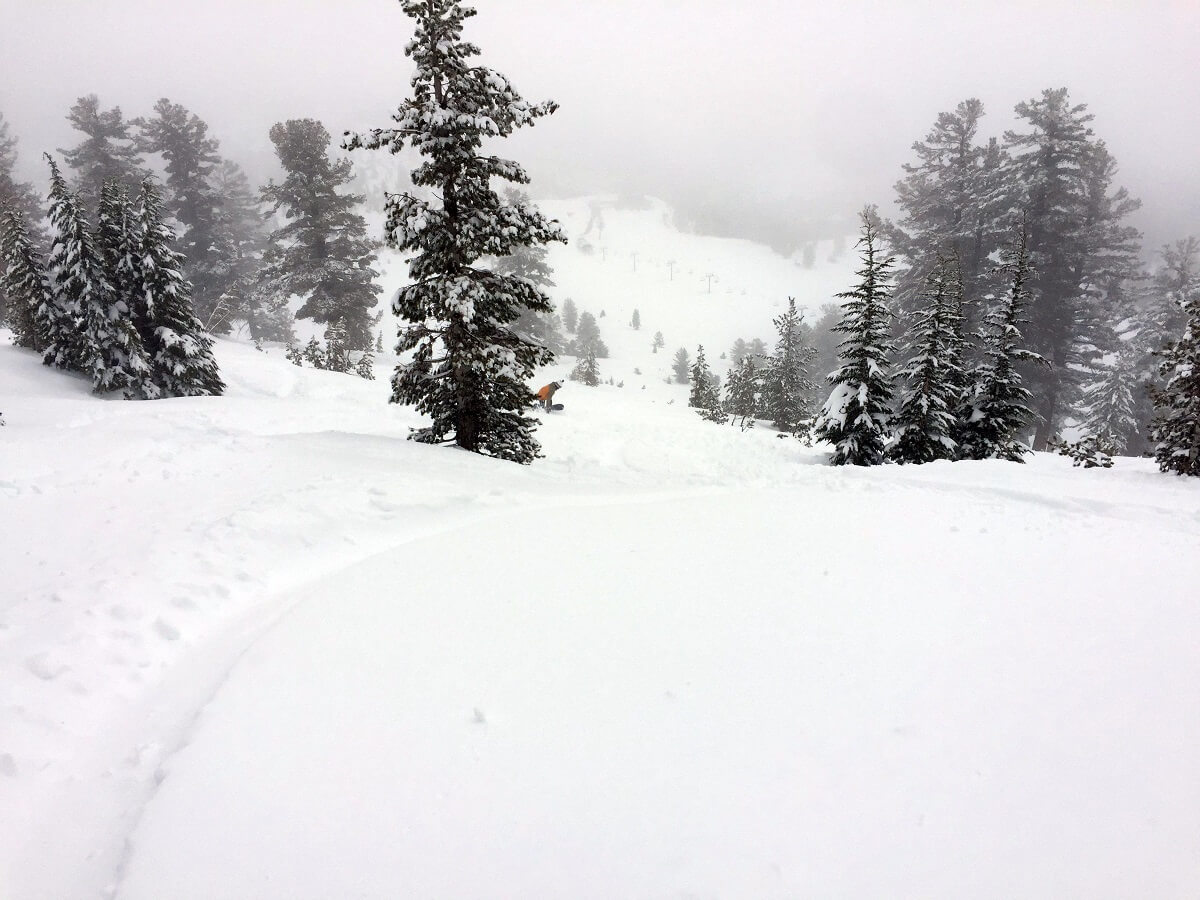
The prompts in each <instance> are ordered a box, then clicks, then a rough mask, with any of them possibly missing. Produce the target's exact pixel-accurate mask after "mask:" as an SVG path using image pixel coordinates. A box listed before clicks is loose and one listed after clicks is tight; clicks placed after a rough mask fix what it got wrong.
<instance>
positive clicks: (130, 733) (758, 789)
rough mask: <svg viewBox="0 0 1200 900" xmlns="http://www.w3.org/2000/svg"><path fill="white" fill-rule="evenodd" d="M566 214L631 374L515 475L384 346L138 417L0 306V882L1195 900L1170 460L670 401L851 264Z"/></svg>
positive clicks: (1195, 817)
mask: <svg viewBox="0 0 1200 900" xmlns="http://www.w3.org/2000/svg"><path fill="white" fill-rule="evenodd" d="M596 203H597V201H594V200H593V201H576V202H572V203H569V204H563V205H562V206H561V207H560V208H559V209H554V208H553V207H551V211H552V212H555V213H557V214H559V215H561V216H562V217H563V220H564V223H565V224H566V225H567V227H568V231H569V232H570V234H571V236H572V238H573V244H572V246H569V247H563V248H556V249H555V250H554V254H553V256H552V262H553V264H554V265H555V268H556V281H557V282H558V288H557V289H556V290H555V291H554V295H555V297H556V299H558V300H559V301H561V300H562V299H563V298H564V297H567V296H571V297H573V298H574V299H575V300H576V302H577V303H578V304H579V306H580V308H581V309H583V310H589V311H592V312H594V313H598V311H599V310H600V309H605V310H606V313H607V315H606V317H605V318H603V319H601V320H600V322H599V324H600V328H601V331H602V335H603V337H604V339H605V341H606V342H607V343H608V344H609V346H610V347H611V348H612V351H613V358H612V359H610V360H602V361H601V367H602V371H603V372H604V374H605V375H606V376H608V375H612V376H614V379H615V380H617V381H623V382H624V387H617V386H615V385H613V386H607V385H605V386H602V387H599V388H585V387H583V386H580V385H577V384H573V383H569V384H568V385H567V386H566V387H565V388H564V389H563V391H562V393H561V394H560V395H559V397H560V399H562V401H563V402H564V403H565V404H566V406H567V408H566V410H565V411H564V412H563V413H562V414H553V415H551V416H549V417H548V418H546V421H545V422H544V424H543V426H542V428H541V429H540V430H539V432H538V435H539V438H540V440H541V441H542V443H543V449H544V453H545V457H546V458H545V459H543V460H540V461H538V462H537V463H536V464H534V465H533V466H530V467H521V466H516V465H512V464H509V463H502V462H496V461H493V460H488V459H485V458H482V457H478V456H474V455H471V454H464V453H461V452H459V451H456V450H453V449H449V448H436V447H428V446H421V445H417V444H413V443H411V442H408V441H406V440H405V436H406V434H407V433H408V430H409V428H410V427H412V426H414V425H416V424H418V421H419V420H418V419H417V417H416V416H415V415H414V414H413V413H412V412H411V411H410V410H407V409H403V408H398V407H395V406H392V405H389V404H387V403H386V398H387V395H388V385H387V380H386V379H387V375H388V372H389V370H390V365H389V362H388V360H387V359H381V360H380V361H379V366H378V373H379V380H377V381H375V382H367V381H363V380H362V379H359V378H356V377H354V376H348V375H340V374H335V373H327V372H318V371H314V370H311V369H299V368H296V367H295V366H292V365H291V364H289V363H287V362H286V360H285V359H284V358H283V353H282V351H281V350H280V349H279V348H269V349H268V351H267V352H265V353H262V352H258V351H256V350H255V349H254V348H253V347H252V346H250V345H249V344H247V343H245V342H243V341H240V340H236V339H233V340H226V339H222V340H219V341H218V342H217V354H218V360H219V362H220V365H221V369H222V374H223V376H224V378H225V380H226V382H227V383H228V391H227V395H226V396H225V397H222V398H199V399H187V400H163V401H154V402H149V403H127V402H122V401H119V400H111V399H98V398H95V397H93V396H91V394H90V393H89V391H88V385H87V384H85V383H84V382H83V381H81V380H79V379H77V378H74V377H72V376H69V375H65V374H62V373H58V372H53V371H50V370H48V369H46V368H45V367H43V366H41V365H40V363H39V361H38V360H37V359H36V358H35V357H34V356H33V355H32V354H29V353H27V352H25V351H19V350H16V349H14V348H12V347H10V346H8V343H9V342H8V334H7V332H0V412H3V414H4V418H5V420H6V422H7V427H5V428H3V429H0V525H2V528H0V573H2V575H0V581H2V583H3V587H2V588H0V898H3V900H75V898H120V900H190V898H196V900H201V898H203V900H249V898H254V900H309V898H311V900H318V898H319V900H331V898H372V900H394V898H430V900H446V898H455V900H457V898H464V900H465V898H513V900H517V898H520V900H526V898H572V900H574V898H595V900H612V898H647V900H648V898H655V900H657V898H748V900H749V898H755V900H757V898H798V897H806V898H807V897H822V898H823V897H845V898H880V897H904V898H963V897H972V898H988V897H995V898H1010V897H1022V898H1062V897H1080V898H1083V897H1087V898H1129V897H1147V898H1151V897H1153V898H1194V897H1196V896H1200V749H1198V748H1200V484H1197V483H1195V481H1196V480H1190V481H1189V480H1183V479H1179V478H1175V477H1171V476H1166V475H1162V474H1160V473H1158V472H1157V470H1156V468H1155V467H1154V465H1153V463H1152V462H1151V461H1147V460H1137V459H1119V460H1118V461H1117V463H1116V466H1115V467H1114V468H1113V469H1111V470H1087V471H1085V470H1081V469H1074V468H1072V467H1071V464H1070V462H1069V461H1068V460H1066V459H1064V458H1062V457H1056V456H1048V455H1042V454H1039V455H1037V456H1036V457H1033V458H1031V459H1030V461H1029V463H1028V464H1027V465H1024V466H1021V465H1015V464H1009V463H1000V462H989V463H956V464H934V465H930V466H922V467H896V466H888V467H882V468H878V469H870V470H859V469H834V468H831V467H828V466H826V465H824V459H825V454H824V452H822V450H821V448H819V447H818V448H807V447H804V446H803V445H801V444H800V443H799V442H797V441H794V440H780V439H778V438H777V437H776V436H775V434H774V433H773V432H772V431H771V430H770V429H769V428H767V427H760V428H757V429H754V430H751V431H749V432H745V433H743V432H740V431H739V430H738V429H736V428H733V427H723V428H722V427H718V426H715V425H712V424H709V423H705V422H702V421H701V420H700V419H699V418H698V417H697V416H696V415H695V414H694V413H693V412H692V411H690V410H688V409H687V408H686V388H685V387H683V386H681V385H669V384H666V383H664V380H663V379H664V376H665V374H666V371H667V368H668V365H669V362H670V357H671V354H672V353H673V351H674V349H675V348H676V347H678V346H684V345H686V346H688V348H689V351H694V349H695V344H696V343H697V342H704V343H705V344H706V345H707V346H708V347H709V351H710V358H712V359H713V360H714V361H716V358H717V357H718V354H719V352H720V351H721V350H723V349H726V348H727V347H728V345H729V344H730V343H731V342H732V340H733V339H734V338H735V337H738V336H741V337H744V338H746V339H750V338H753V337H762V338H763V339H764V340H766V341H767V342H768V345H769V344H770V343H771V340H770V339H771V336H772V332H771V328H770V319H771V317H772V316H773V315H777V314H778V312H779V311H780V310H781V309H782V308H783V306H784V305H785V304H786V297H787V295H788V294H794V295H795V296H797V298H798V299H800V301H801V302H802V303H805V304H807V305H808V306H809V307H810V308H814V309H815V307H816V306H817V305H819V303H821V302H825V301H827V300H828V299H829V298H830V295H831V293H832V292H833V291H836V290H840V289H844V288H845V287H846V286H848V285H849V283H850V281H851V280H852V274H851V273H852V270H853V268H854V260H853V256H852V254H847V255H846V256H844V257H842V258H841V259H840V260H834V261H830V259H829V256H830V253H829V248H828V247H826V248H822V249H821V251H820V252H819V253H818V264H817V266H816V267H815V268H814V269H812V270H804V269H802V268H800V267H798V266H796V265H795V263H794V262H792V261H790V260H785V259H782V258H781V257H778V256H776V255H775V254H772V253H771V252H770V251H769V250H766V249H765V248H761V247H756V246H755V245H751V244H746V243H745V242H736V241H720V240H717V239H706V238H697V237H694V236H689V235H682V234H680V233H678V232H676V231H675V230H674V229H673V228H671V227H670V220H669V218H670V217H669V212H668V211H666V210H664V209H662V208H661V207H659V206H657V205H652V206H651V208H650V209H648V210H640V211H637V210H619V209H616V208H608V209H606V211H605V217H604V220H605V228H604V233H603V236H602V237H600V238H599V240H594V238H597V237H598V235H597V232H596V227H597V224H596V222H595V220H594V219H593V216H592V213H591V210H592V208H593V207H594V206H595V205H596ZM589 223H590V224H591V225H592V230H591V232H590V233H591V237H589V241H591V242H593V243H594V246H595V248H596V249H594V250H593V252H592V253H591V254H586V253H583V252H581V251H580V250H579V248H578V245H577V238H578V237H579V236H580V235H581V234H583V233H584V232H585V230H587V229H588V225H589ZM601 246H603V247H604V248H605V250H604V252H603V253H601V252H600V250H599V248H600V247H601ZM634 252H637V253H639V260H638V263H637V265H638V268H637V270H636V271H635V270H634V268H633V260H632V256H631V254H632V253H634ZM668 259H676V261H677V267H676V269H675V280H671V279H670V277H669V275H668V272H667V270H666V268H665V262H666V260H668ZM399 271H400V267H399V265H398V261H397V260H394V259H393V260H391V261H390V263H389V265H388V266H387V267H386V273H385V275H384V278H383V283H385V284H386V285H387V287H388V290H389V292H390V291H391V290H394V289H395V287H397V286H398V285H399V283H400V282H399V276H397V274H396V273H397V272H399ZM708 272H714V273H717V274H718V275H719V278H720V280H719V281H718V282H717V283H714V285H713V292H712V293H711V294H709V293H708V290H707V284H706V283H705V282H704V281H702V280H701V277H702V276H703V275H704V274H707V273H708ZM743 291H745V293H742V292H743ZM634 308H637V309H639V310H640V313H641V318H642V323H643V324H642V328H641V330H640V331H637V332H635V331H633V330H632V329H631V328H629V327H628V325H627V323H628V321H629V317H630V315H631V313H632V310H633V309H634ZM656 330H662V331H663V332H664V335H665V337H666V341H667V347H666V349H665V350H664V351H660V352H659V353H658V354H651V352H650V339H651V337H652V336H653V334H654V332H655V331H656ZM571 363H572V360H570V359H564V360H562V361H561V363H560V364H558V365H556V366H555V367H553V368H552V369H550V370H549V371H547V372H546V373H545V374H544V380H550V379H551V378H554V377H559V378H561V377H562V376H564V375H565V373H566V372H567V371H569V369H570V367H571ZM635 369H639V370H640V371H641V372H642V374H641V375H639V374H636V373H635V371H634V370H635Z"/></svg>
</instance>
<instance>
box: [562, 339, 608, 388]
mask: <svg viewBox="0 0 1200 900" xmlns="http://www.w3.org/2000/svg"><path fill="white" fill-rule="evenodd" d="M567 377H568V378H569V379H570V380H571V381H579V382H582V383H583V384H586V385H587V386H588V387H596V385H598V384H600V366H599V364H598V363H597V362H596V351H595V349H594V348H591V347H589V348H588V349H587V350H586V351H585V352H584V354H583V355H582V356H580V357H579V362H577V363H576V364H575V368H573V369H572V370H571V374H570V375H568V376H567Z"/></svg>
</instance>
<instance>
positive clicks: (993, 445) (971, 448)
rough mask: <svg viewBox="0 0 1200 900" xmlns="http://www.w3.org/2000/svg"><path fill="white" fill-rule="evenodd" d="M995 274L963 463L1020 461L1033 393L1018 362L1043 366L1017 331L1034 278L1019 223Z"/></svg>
mask: <svg viewBox="0 0 1200 900" xmlns="http://www.w3.org/2000/svg"><path fill="white" fill-rule="evenodd" d="M999 274H1000V277H1001V278H1002V279H1003V282H1004V283H1005V284H1006V285H1007V287H1006V289H1005V291H1004V293H1003V294H1002V295H1001V296H999V297H997V298H996V299H995V300H994V302H993V303H992V305H991V309H990V310H989V311H988V314H987V318H986V319H985V320H984V330H983V333H982V334H981V335H980V339H981V341H982V346H983V354H984V359H983V362H981V363H980V365H979V366H978V367H977V368H976V369H975V371H974V373H973V375H972V378H971V382H972V390H971V398H970V402H969V408H970V414H969V416H968V418H967V420H966V422H965V423H964V425H963V438H962V455H963V456H964V457H965V458H967V459H1005V460H1009V461H1010V462H1024V459H1023V457H1024V456H1025V454H1026V453H1028V452H1029V447H1028V446H1026V444H1025V443H1024V441H1023V440H1022V439H1021V437H1022V433H1023V432H1025V431H1026V430H1027V429H1028V428H1029V426H1030V425H1031V423H1032V422H1033V420H1034V417H1035V416H1034V412H1033V410H1032V409H1030V405H1029V401H1030V398H1031V397H1032V395H1031V394H1030V392H1029V391H1028V390H1027V389H1026V388H1025V387H1024V385H1023V384H1022V383H1021V375H1020V373H1019V372H1018V371H1017V363H1018V362H1029V363H1034V364H1041V365H1044V364H1045V361H1044V360H1043V359H1042V357H1041V356H1039V355H1038V354H1036V353H1034V352H1033V351H1031V350H1027V349H1025V339H1024V336H1023V335H1022V334H1021V329H1020V326H1021V325H1022V324H1023V323H1024V322H1025V321H1026V319H1025V318H1024V314H1025V309H1026V307H1027V306H1028V304H1029V285H1030V282H1031V280H1032V274H1033V273H1032V268H1031V266H1030V262H1029V249H1028V234H1027V232H1026V230H1025V226H1024V223H1022V224H1021V226H1020V227H1019V228H1018V229H1017V232H1016V235H1015V237H1014V238H1013V240H1012V241H1011V242H1010V243H1009V244H1008V246H1007V247H1006V248H1005V250H1004V255H1003V257H1002V263H1001V265H1000V266H999Z"/></svg>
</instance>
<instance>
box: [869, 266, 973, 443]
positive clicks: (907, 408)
mask: <svg viewBox="0 0 1200 900" xmlns="http://www.w3.org/2000/svg"><path fill="white" fill-rule="evenodd" d="M961 298H962V285H961V281H960V280H959V271H958V263H957V258H956V257H947V256H945V255H939V257H938V261H937V263H936V264H935V265H934V268H933V270H932V271H930V273H929V275H928V276H927V277H926V279H925V290H924V291H923V293H922V299H921V308H920V310H919V311H918V312H917V313H916V314H915V315H914V316H913V324H912V327H911V329H910V338H909V357H908V362H907V363H906V364H905V365H904V367H903V368H902V369H900V371H898V372H897V373H896V378H897V379H903V380H904V392H903V395H902V398H901V401H900V409H899V412H897V414H896V417H895V419H893V421H892V442H891V444H889V446H888V458H889V459H892V460H894V461H896V462H899V463H927V462H933V461H934V460H936V459H954V458H955V456H956V455H957V451H958V444H957V442H956V441H955V439H954V434H955V431H956V424H957V421H958V419H957V416H958V413H959V409H960V407H961V406H962V403H963V399H964V398H963V386H964V385H963V371H962V343H963V339H962V312H961V305H962V300H961Z"/></svg>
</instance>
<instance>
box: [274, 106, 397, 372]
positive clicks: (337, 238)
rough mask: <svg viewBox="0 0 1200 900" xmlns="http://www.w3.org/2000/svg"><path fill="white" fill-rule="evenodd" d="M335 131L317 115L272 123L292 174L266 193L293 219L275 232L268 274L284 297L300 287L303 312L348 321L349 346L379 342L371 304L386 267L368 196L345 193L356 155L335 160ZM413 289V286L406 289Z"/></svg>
mask: <svg viewBox="0 0 1200 900" xmlns="http://www.w3.org/2000/svg"><path fill="white" fill-rule="evenodd" d="M329 140H330V138H329V132H328V131H326V130H325V127H324V126H323V125H321V123H320V122H317V121H315V120H314V119H291V120H289V121H288V122H286V123H283V124H277V125H275V126H274V127H272V128H271V142H272V143H274V145H275V152H276V154H277V155H278V156H279V162H280V163H281V164H282V165H283V169H284V171H285V172H286V173H287V175H286V177H285V178H284V180H283V181H282V183H280V184H276V183H275V182H271V183H270V184H268V185H267V186H266V187H265V188H263V190H262V197H263V200H264V201H265V202H267V203H269V204H271V205H272V209H273V210H274V211H278V210H280V209H283V210H284V214H285V215H286V217H287V218H288V219H289V222H288V224H286V225H284V226H283V227H282V228H279V229H277V230H275V231H274V232H272V233H271V236H270V239H269V241H270V245H269V247H268V249H267V253H266V258H265V265H264V267H263V272H262V278H263V280H264V281H265V282H266V283H267V284H269V285H270V286H271V287H272V289H273V290H274V291H275V292H276V293H277V294H278V295H280V296H283V297H286V296H289V295H291V294H297V295H299V296H302V297H304V305H303V306H301V307H300V311H299V312H298V313H297V314H296V315H297V317H299V318H302V319H304V318H307V319H312V320H313V321H315V322H321V323H323V324H332V323H335V322H336V323H340V324H341V327H342V329H343V330H344V332H345V336H346V342H347V346H348V347H350V348H351V349H354V350H368V349H370V347H371V340H372V334H371V327H372V325H373V324H374V323H373V321H372V318H371V310H372V309H373V308H374V306H375V304H376V303H377V302H378V295H379V292H380V288H379V287H378V286H377V285H376V284H375V277H376V276H377V275H378V274H379V273H378V272H376V270H375V269H374V268H373V267H374V265H375V246H374V244H373V243H372V242H371V241H369V240H368V239H367V223H366V221H365V220H364V219H363V217H362V216H361V215H359V214H358V213H357V212H355V208H356V207H357V206H358V205H359V204H360V203H361V202H362V198H361V197H359V196H356V195H354V194H341V193H338V188H339V187H341V186H342V185H344V184H346V183H347V182H348V181H350V180H351V177H352V176H351V174H350V161H349V160H347V159H341V160H338V161H337V162H333V161H331V160H330V159H329V153H328V149H329ZM406 290H407V289H406Z"/></svg>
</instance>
